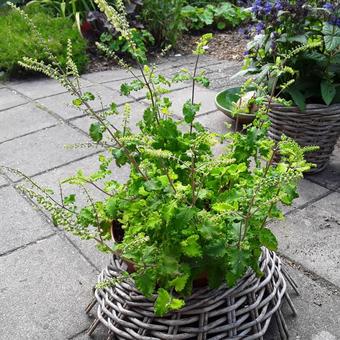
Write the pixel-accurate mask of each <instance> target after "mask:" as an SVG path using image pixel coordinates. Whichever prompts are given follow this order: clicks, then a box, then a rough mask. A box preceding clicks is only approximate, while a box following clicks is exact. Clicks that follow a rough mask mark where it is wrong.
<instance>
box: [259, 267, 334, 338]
mask: <svg viewBox="0 0 340 340" xmlns="http://www.w3.org/2000/svg"><path fill="white" fill-rule="evenodd" d="M286 268H287V269H288V272H289V274H290V275H291V276H292V278H293V279H294V280H295V281H296V283H297V284H298V287H299V292H300V296H297V295H296V294H295V293H294V292H293V290H292V288H291V287H290V285H289V284H287V289H288V291H289V293H290V296H291V298H292V301H293V303H294V306H295V308H296V310H297V316H296V317H294V316H293V315H292V313H291V310H290V308H289V306H288V304H287V303H286V302H285V303H284V305H283V314H284V316H285V320H286V323H287V327H288V330H289V334H290V339H296V340H298V339H300V340H337V339H339V338H340V324H339V320H338V317H337V316H338V315H340V296H339V292H332V291H331V290H329V289H328V288H327V287H325V286H323V285H321V284H320V283H318V282H317V281H314V280H313V279H312V278H310V277H308V276H306V275H304V274H303V273H302V272H300V271H299V270H297V269H295V268H292V267H290V266H286ZM264 338H265V340H277V339H280V337H279V336H278V334H277V333H276V332H272V330H270V331H269V332H268V334H267V335H266V336H265V337H264Z"/></svg>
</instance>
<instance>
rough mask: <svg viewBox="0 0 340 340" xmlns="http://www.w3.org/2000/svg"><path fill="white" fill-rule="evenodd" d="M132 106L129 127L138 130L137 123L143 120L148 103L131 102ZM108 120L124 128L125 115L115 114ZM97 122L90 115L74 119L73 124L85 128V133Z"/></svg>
mask: <svg viewBox="0 0 340 340" xmlns="http://www.w3.org/2000/svg"><path fill="white" fill-rule="evenodd" d="M129 105H130V106H131V117H130V123H129V127H130V128H131V129H132V131H134V132H136V131H138V127H137V126H136V124H137V123H138V122H139V121H140V120H142V118H143V113H144V110H145V109H146V105H145V104H144V103H130V104H129ZM119 111H120V112H123V108H119ZM108 120H109V121H110V122H111V123H112V124H114V126H115V127H117V128H118V129H122V128H123V115H122V114H120V115H113V116H110V117H108ZM93 122H95V119H93V118H90V117H83V118H77V119H74V120H72V124H73V125H75V126H76V127H78V128H79V129H81V130H83V131H84V132H85V133H88V131H89V127H90V125H91V124H92V123H93Z"/></svg>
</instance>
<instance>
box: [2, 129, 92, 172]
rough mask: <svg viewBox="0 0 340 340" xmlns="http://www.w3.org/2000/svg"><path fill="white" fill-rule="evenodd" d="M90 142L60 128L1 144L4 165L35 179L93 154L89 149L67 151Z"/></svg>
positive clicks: (80, 135)
mask: <svg viewBox="0 0 340 340" xmlns="http://www.w3.org/2000/svg"><path fill="white" fill-rule="evenodd" d="M88 141H89V140H88V139H87V138H86V137H85V136H83V135H82V134H80V133H79V132H77V131H75V130H74V129H72V128H71V127H69V126H66V125H58V126H55V127H52V128H48V129H44V130H40V131H38V132H36V133H33V134H30V135H27V136H23V137H21V138H17V139H14V140H11V141H9V142H5V143H2V144H0V154H1V163H2V164H3V165H6V166H9V167H12V168H16V169H19V170H21V171H22V172H23V173H25V174H26V175H28V176H32V175H34V174H37V173H40V172H43V171H45V170H48V169H52V168H54V167H56V166H60V165H63V164H64V163H67V162H70V161H73V160H76V159H78V158H81V157H84V156H86V155H89V154H90V153H91V152H92V153H93V150H88V149H65V145H70V144H75V143H84V142H88ZM11 177H12V178H15V177H14V175H12V174H11Z"/></svg>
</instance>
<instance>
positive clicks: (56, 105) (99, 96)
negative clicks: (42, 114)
mask: <svg viewBox="0 0 340 340" xmlns="http://www.w3.org/2000/svg"><path fill="white" fill-rule="evenodd" d="M83 90H84V92H85V91H88V92H91V93H93V94H94V95H95V96H96V99H95V100H94V101H92V102H90V105H91V107H92V108H93V110H95V111H100V110H103V108H107V107H108V106H109V105H110V104H111V103H112V102H115V103H116V104H117V105H121V104H124V103H126V102H129V101H132V98H127V97H122V96H121V95H120V94H119V93H118V92H117V91H114V90H110V89H108V88H107V87H104V86H102V85H94V86H88V87H86V88H84V89H83ZM73 99H75V97H74V96H72V95H70V94H69V93H62V94H58V95H56V96H52V97H47V98H42V99H39V103H40V104H42V105H43V106H45V107H46V108H47V109H48V110H49V111H52V112H54V113H56V114H58V115H59V116H60V117H62V118H63V119H70V118H74V117H79V116H84V115H85V113H84V112H83V111H82V110H80V109H79V108H77V107H75V106H74V105H73V104H72V101H73Z"/></svg>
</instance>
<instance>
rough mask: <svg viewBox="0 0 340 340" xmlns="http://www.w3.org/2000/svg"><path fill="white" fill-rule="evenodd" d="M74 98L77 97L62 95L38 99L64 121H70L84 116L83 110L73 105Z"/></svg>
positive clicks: (67, 94)
mask: <svg viewBox="0 0 340 340" xmlns="http://www.w3.org/2000/svg"><path fill="white" fill-rule="evenodd" d="M74 98H75V97H73V96H71V95H70V94H69V93H61V94H57V95H55V96H51V97H47V98H42V99H38V103H39V104H40V105H43V107H45V108H46V109H47V110H49V111H50V112H53V113H56V114H57V115H59V116H60V117H62V118H63V119H69V118H73V117H78V116H82V115H84V113H83V111H82V110H80V109H79V108H77V107H75V106H74V105H73V104H72V100H73V99H74Z"/></svg>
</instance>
